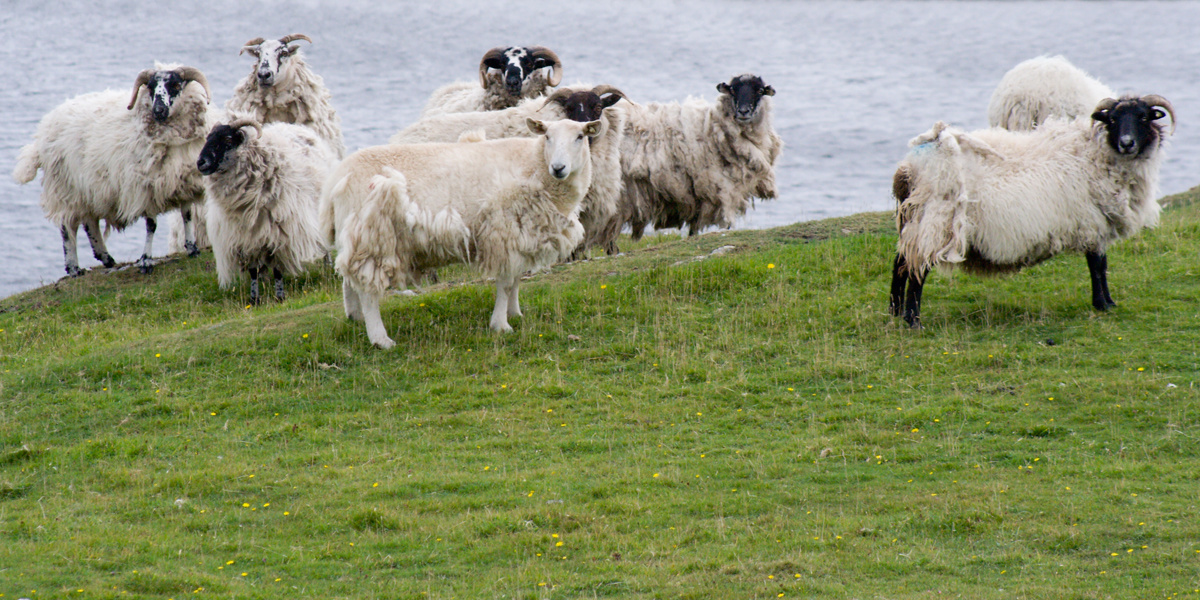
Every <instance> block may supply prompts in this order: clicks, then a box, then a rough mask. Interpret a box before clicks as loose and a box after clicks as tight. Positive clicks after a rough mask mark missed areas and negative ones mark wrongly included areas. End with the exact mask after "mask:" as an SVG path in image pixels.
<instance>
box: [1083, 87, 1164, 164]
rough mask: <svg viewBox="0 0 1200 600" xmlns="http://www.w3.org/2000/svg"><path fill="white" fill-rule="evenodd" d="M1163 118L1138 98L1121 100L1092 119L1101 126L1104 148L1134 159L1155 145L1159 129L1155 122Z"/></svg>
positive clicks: (1159, 110) (1094, 114)
mask: <svg viewBox="0 0 1200 600" xmlns="http://www.w3.org/2000/svg"><path fill="white" fill-rule="evenodd" d="M1165 116H1167V113H1166V112H1164V111H1163V110H1162V109H1161V108H1159V107H1157V106H1152V105H1150V104H1148V103H1147V102H1145V101H1144V100H1142V99H1141V98H1122V99H1121V100H1120V101H1118V102H1117V103H1116V104H1115V105H1113V106H1112V107H1111V108H1104V109H1101V110H1097V111H1096V112H1095V113H1093V114H1092V119H1095V120H1096V121H1099V122H1101V123H1104V124H1105V126H1106V129H1107V131H1108V135H1107V139H1108V145H1109V147H1111V148H1112V149H1113V151H1114V152H1116V153H1117V154H1120V155H1121V156H1125V157H1129V158H1137V157H1140V156H1141V155H1142V154H1143V153H1144V152H1146V151H1147V150H1152V149H1153V148H1154V147H1155V146H1157V145H1158V143H1159V141H1160V140H1161V138H1162V129H1161V126H1159V125H1157V124H1156V123H1155V121H1157V120H1159V119H1161V118H1163V117H1165Z"/></svg>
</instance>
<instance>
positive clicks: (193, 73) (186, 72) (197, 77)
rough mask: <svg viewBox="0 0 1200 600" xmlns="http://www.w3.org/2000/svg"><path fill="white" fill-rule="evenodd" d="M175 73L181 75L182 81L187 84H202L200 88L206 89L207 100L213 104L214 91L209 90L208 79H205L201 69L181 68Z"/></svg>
mask: <svg viewBox="0 0 1200 600" xmlns="http://www.w3.org/2000/svg"><path fill="white" fill-rule="evenodd" d="M175 73H177V74H178V75H179V78H180V79H182V80H183V81H184V83H185V84H186V83H187V82H189V81H195V82H196V83H198V84H200V87H202V88H204V95H205V97H206V99H207V100H208V101H209V102H212V90H210V89H208V79H207V78H205V77H204V73H201V72H200V69H197V68H196V67H179V68H178V69H175Z"/></svg>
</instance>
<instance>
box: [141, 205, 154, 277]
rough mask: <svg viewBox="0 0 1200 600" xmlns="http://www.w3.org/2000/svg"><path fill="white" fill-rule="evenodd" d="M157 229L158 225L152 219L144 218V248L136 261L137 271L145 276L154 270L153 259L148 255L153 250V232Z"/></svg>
mask: <svg viewBox="0 0 1200 600" xmlns="http://www.w3.org/2000/svg"><path fill="white" fill-rule="evenodd" d="M157 229H158V223H157V222H155V220H154V218H153V217H146V246H145V248H143V249H142V257H141V258H139V259H138V261H137V268H138V271H139V272H141V273H142V274H145V275H149V274H150V272H151V271H153V270H154V259H152V258H150V254H151V253H153V250H154V232H155V231H156V230H157Z"/></svg>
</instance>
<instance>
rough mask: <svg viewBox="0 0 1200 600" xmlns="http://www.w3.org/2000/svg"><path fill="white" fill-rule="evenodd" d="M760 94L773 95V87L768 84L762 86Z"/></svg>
mask: <svg viewBox="0 0 1200 600" xmlns="http://www.w3.org/2000/svg"><path fill="white" fill-rule="evenodd" d="M762 95H764V96H774V95H775V88H773V87H771V86H769V85H768V86H766V87H764V88H763V90H762Z"/></svg>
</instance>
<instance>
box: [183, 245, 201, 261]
mask: <svg viewBox="0 0 1200 600" xmlns="http://www.w3.org/2000/svg"><path fill="white" fill-rule="evenodd" d="M183 249H184V250H187V255H188V256H190V257H192V258H196V257H197V256H200V249H199V248H197V247H196V242H184V244H183Z"/></svg>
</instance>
